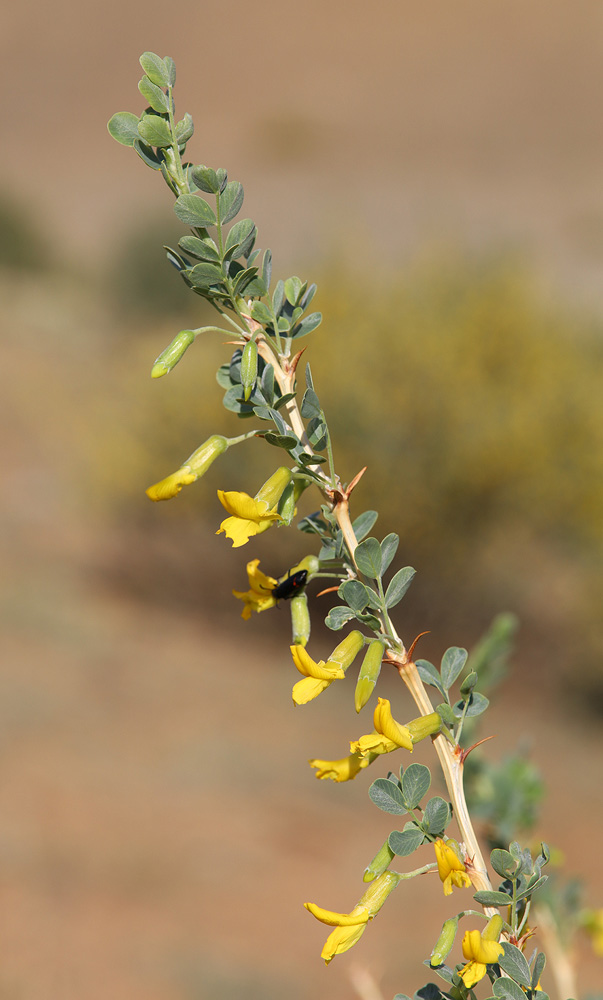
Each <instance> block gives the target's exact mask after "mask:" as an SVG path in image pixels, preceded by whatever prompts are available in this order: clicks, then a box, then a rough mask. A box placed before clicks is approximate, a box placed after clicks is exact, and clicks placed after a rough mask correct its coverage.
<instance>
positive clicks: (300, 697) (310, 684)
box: [290, 631, 364, 705]
mask: <svg viewBox="0 0 603 1000" xmlns="http://www.w3.org/2000/svg"><path fill="white" fill-rule="evenodd" d="M363 645H364V637H363V636H362V634H361V633H360V632H357V631H353V632H350V633H349V635H346V637H345V639H343V640H342V642H340V643H339V645H338V646H336V647H335V649H334V650H333V652H332V653H331V655H330V656H329V659H328V660H327V662H326V663H325V662H324V660H319V661H318V663H317V662H316V661H315V660H313V659H312V657H311V656H310V654H309V653H308V652H307V650H306V649H305V648H304V647H303V646H300V645H295V646H290V649H291V655H292V657H293V662H294V663H295V666H296V667H297V669H298V670H299V672H300V674H303V675H304V679H303V680H302V681H298V682H297V684H294V685H293V692H292V695H293V701H294V702H295V704H296V705H306V704H307V703H308V702H309V701H312V700H313V698H317V697H318V695H319V694H322V692H323V691H325V690H326V688H328V687H329V685H330V684H332V683H333V681H336V680H343V678H344V677H345V671H346V670H347V668H348V667H349V666H350V664H351V663H353V661H354V658H355V657H356V655H357V654H358V653H359V652H360V650H361V649H362V647H363Z"/></svg>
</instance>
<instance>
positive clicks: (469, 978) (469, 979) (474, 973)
mask: <svg viewBox="0 0 603 1000" xmlns="http://www.w3.org/2000/svg"><path fill="white" fill-rule="evenodd" d="M478 933H479V931H478ZM459 975H460V977H461V979H462V980H463V982H464V984H465V986H466V987H467V988H468V989H471V987H472V986H475V984H476V983H479V981H480V979H483V978H484V976H485V975H486V966H485V965H483V964H482V962H469V964H468V965H466V966H465V968H464V969H461V972H460V973H459Z"/></svg>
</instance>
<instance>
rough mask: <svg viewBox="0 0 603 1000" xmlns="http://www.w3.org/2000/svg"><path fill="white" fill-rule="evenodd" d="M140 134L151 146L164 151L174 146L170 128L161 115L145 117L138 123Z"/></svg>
mask: <svg viewBox="0 0 603 1000" xmlns="http://www.w3.org/2000/svg"><path fill="white" fill-rule="evenodd" d="M138 134H139V136H140V138H141V139H143V140H144V141H145V142H148V144H149V146H157V147H158V148H159V149H163V148H165V147H166V146H171V145H172V135H171V132H170V126H169V125H168V123H167V121H166V120H165V118H160V117H159V115H143V117H142V118H141V119H140V121H139V122H138Z"/></svg>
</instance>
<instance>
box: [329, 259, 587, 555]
mask: <svg viewBox="0 0 603 1000" xmlns="http://www.w3.org/2000/svg"><path fill="white" fill-rule="evenodd" d="M359 285H360V282H358V283H357V285H356V287H358V286H359ZM350 286H352V288H353V287H354V282H353V279H352V278H351V277H350V276H348V277H347V278H343V277H340V278H339V279H337V278H336V279H335V280H333V276H331V277H329V278H328V280H324V279H323V281H322V282H321V283H320V284H319V289H320V290H322V295H321V299H320V306H321V309H322V311H323V313H324V315H325V322H324V330H325V333H324V343H323V344H322V345H321V351H320V353H319V354H317V357H316V360H313V369H314V372H315V377H316V379H317V380H318V382H319V384H320V386H321V392H322V397H323V398H324V399H325V405H326V406H328V408H329V413H328V416H329V420H330V421H334V423H335V425H336V426H335V427H334V440H335V441H337V442H338V446H339V448H340V449H341V448H342V447H343V449H344V450H345V451H346V456H345V458H346V462H347V465H348V469H349V474H350V478H351V476H352V474H353V473H354V472H356V471H357V468H356V467H357V465H358V463H359V462H360V461H361V460H362V456H366V461H367V462H368V463H369V464H370V471H371V473H372V476H371V477H370V478H371V481H372V483H374V484H375V486H374V488H378V489H379V494H380V501H381V509H383V508H386V509H387V506H388V499H387V498H388V497H390V501H389V510H390V511H391V514H392V518H393V516H394V514H395V519H396V523H397V524H398V525H399V526H401V528H402V531H401V534H402V537H405V536H406V537H407V538H409V539H415V540H418V541H419V542H420V543H421V545H422V547H426V548H428V549H433V548H439V547H440V546H441V545H443V544H444V542H445V543H446V546H447V548H449V546H450V543H451V541H452V542H453V543H456V544H457V545H461V546H463V547H465V546H466V544H467V542H468V541H470V540H472V539H474V538H475V536H476V534H477V535H479V534H482V533H483V532H484V531H488V530H489V529H490V528H492V527H493V526H494V525H500V523H501V521H502V523H508V522H517V523H521V524H522V525H523V526H524V527H527V528H528V530H529V531H530V532H533V533H535V534H538V535H541V536H549V537H554V539H555V541H556V542H560V541H563V542H569V543H571V544H573V545H587V546H591V545H593V544H595V545H597V546H600V545H601V544H602V543H603V519H602V518H601V511H602V510H603V419H602V418H603V392H602V391H601V386H602V385H603V330H602V328H601V325H600V324H598V325H596V326H595V324H594V323H593V322H592V320H591V319H590V318H589V317H587V316H586V315H581V314H580V313H579V312H577V311H575V310H574V311H570V310H569V309H566V310H563V309H561V308H560V306H559V305H558V304H553V303H550V302H547V301H546V300H545V299H544V297H543V296H542V295H539V294H538V292H537V290H536V288H535V286H534V284H533V282H531V281H530V277H529V275H527V274H526V272H525V270H524V269H522V268H521V267H520V266H519V265H517V264H515V263H513V262H512V261H510V262H504V261H503V262H500V263H498V264H496V263H494V264H492V265H491V266H481V267H480V266H477V265H476V264H474V263H471V262H469V261H467V260H462V259H459V258H455V259H435V260H434V259H432V260H428V261H425V262H423V263H419V264H417V265H416V266H415V267H414V268H412V269H410V270H408V271H406V272H404V273H400V274H398V275H393V276H386V279H385V280H384V281H382V282H381V283H378V282H377V283H374V295H373V297H372V305H371V308H370V309H367V308H366V306H365V305H363V304H362V302H363V296H362V295H361V294H358V295H357V296H356V301H354V294H353V291H352V292H351V288H350ZM384 342H387V352H386V351H384V350H383V349H382V348H383V344H384ZM384 356H389V358H390V359H393V360H392V366H391V367H390V368H389V369H388V370H387V371H386V370H384V369H383V367H382V361H381V359H382V358H383V357H384ZM337 359H339V361H338V364H336V365H335V368H336V370H338V371H339V373H340V374H339V377H338V378H337V380H336V381H335V382H334V384H325V383H326V382H327V379H328V374H327V373H328V372H329V370H330V369H331V368H332V367H333V365H334V363H335V362H337ZM331 381H332V380H331ZM351 386H358V387H359V388H358V390H357V391H354V392H351V391H350V388H349V387H351ZM384 398H385V399H386V400H389V401H390V402H391V423H390V427H389V434H388V437H389V440H386V439H384V438H383V437H379V436H376V434H375V428H376V426H377V422H376V421H377V413H378V412H379V411H380V409H381V407H382V405H383V399H384ZM327 400H328V403H327V402H326V401H327ZM392 445H393V448H392ZM392 450H393V452H394V454H396V455H397V456H398V461H397V462H395V463H394V464H392V462H391V458H390V457H389V455H390V454H391V452H392ZM377 484H378V486H377Z"/></svg>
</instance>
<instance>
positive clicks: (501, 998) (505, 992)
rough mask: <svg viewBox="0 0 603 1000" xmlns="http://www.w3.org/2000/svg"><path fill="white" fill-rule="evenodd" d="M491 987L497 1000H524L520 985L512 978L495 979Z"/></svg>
mask: <svg viewBox="0 0 603 1000" xmlns="http://www.w3.org/2000/svg"><path fill="white" fill-rule="evenodd" d="M492 989H493V990H494V996H495V997H496V998H497V1000H526V995H525V993H524V991H523V990H522V988H521V986H518V985H517V983H514V982H513V980H512V979H497V980H496V982H495V983H494V986H493V987H492Z"/></svg>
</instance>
